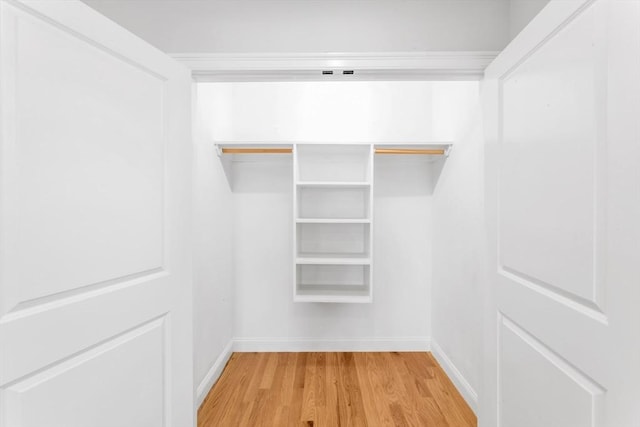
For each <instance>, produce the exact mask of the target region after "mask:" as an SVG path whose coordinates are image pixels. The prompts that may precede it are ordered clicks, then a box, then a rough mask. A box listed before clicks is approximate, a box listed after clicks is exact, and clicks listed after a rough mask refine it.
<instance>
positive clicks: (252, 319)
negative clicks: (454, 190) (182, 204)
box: [199, 82, 478, 350]
mask: <svg viewBox="0 0 640 427" xmlns="http://www.w3.org/2000/svg"><path fill="white" fill-rule="evenodd" d="M477 86H478V84H477V83H473V82H444V83H436V82H394V83H392V82H356V83H353V82H352V83H344V82H299V83H203V84H199V87H200V93H201V94H203V93H205V92H206V93H207V96H208V97H210V98H211V99H215V100H216V101H215V102H214V103H213V104H212V112H213V114H212V115H211V122H210V128H209V130H208V131H207V132H208V134H209V135H210V137H211V138H213V139H215V140H219V141H220V140H221V141H244V142H246V141H271V142H287V141H300V140H314V141H318V142H322V141H325V142H329V141H332V142H349V141H380V142H382V141H405V142H416V141H427V140H433V139H436V140H450V139H452V138H454V136H455V134H456V132H455V127H456V126H459V122H460V120H461V117H464V113H463V111H466V109H468V107H464V106H463V104H464V105H466V104H469V103H470V102H472V101H473V100H475V97H477ZM461 103H462V104H461ZM239 159H240V161H238V162H235V163H233V167H232V168H231V179H232V182H233V196H232V199H233V212H234V213H233V216H234V222H233V227H234V259H235V261H234V283H235V337H236V340H237V348H238V349H241V350H242V349H244V350H283V349H288V350H295V349H310V348H316V349H345V350H346V349H349V348H351V349H358V348H360V349H362V348H367V349H374V348H378V349H403V348H405V349H419V348H426V343H427V341H428V339H429V337H430V336H431V300H432V298H431V275H432V263H431V259H432V254H431V251H432V240H433V239H432V233H433V232H434V231H433V230H434V229H433V228H432V225H433V221H432V220H431V215H432V208H433V198H432V193H433V188H434V183H435V180H437V178H438V174H437V173H436V171H437V170H439V167H440V166H441V164H440V163H437V162H436V163H430V162H429V159H427V158H421V157H413V156H412V157H397V156H393V157H391V156H389V157H384V156H378V157H377V158H376V167H375V179H374V180H375V209H374V236H375V237H374V303H373V304H365V305H352V304H347V305H339V304H306V303H293V301H292V295H291V294H292V281H293V278H292V266H291V262H292V250H293V247H292V177H293V175H292V165H291V159H290V157H287V156H280V157H270V158H265V157H264V156H263V157H262V159H263V160H261V158H260V157H241V158H239ZM264 159H268V160H264Z"/></svg>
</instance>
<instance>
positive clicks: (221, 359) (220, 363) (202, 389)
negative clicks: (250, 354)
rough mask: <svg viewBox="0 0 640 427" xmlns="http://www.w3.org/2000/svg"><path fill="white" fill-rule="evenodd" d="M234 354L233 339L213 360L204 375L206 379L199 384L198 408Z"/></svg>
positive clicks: (197, 391) (197, 392) (197, 390)
mask: <svg viewBox="0 0 640 427" xmlns="http://www.w3.org/2000/svg"><path fill="white" fill-rule="evenodd" d="M232 354H233V339H232V340H230V341H229V343H228V344H227V345H226V346H225V348H224V349H223V350H222V353H220V356H218V358H217V359H216V361H215V362H213V365H212V366H211V369H209V372H207V375H205V376H204V379H203V380H202V381H201V382H200V384H198V388H197V389H196V408H199V407H200V405H202V402H204V399H205V398H206V397H207V394H209V391H210V390H211V388H212V387H213V385H214V384H215V383H216V381H218V378H220V374H222V370H223V369H224V367H225V365H226V364H227V362H228V361H229V358H230V357H231V355H232Z"/></svg>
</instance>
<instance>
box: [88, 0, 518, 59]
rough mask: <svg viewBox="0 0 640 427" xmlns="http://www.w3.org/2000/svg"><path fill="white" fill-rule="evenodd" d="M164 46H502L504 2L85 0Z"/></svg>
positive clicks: (289, 48)
mask: <svg viewBox="0 0 640 427" xmlns="http://www.w3.org/2000/svg"><path fill="white" fill-rule="evenodd" d="M85 3H87V4H89V5H90V6H91V7H93V8H95V9H97V10H98V11H99V12H101V13H103V14H105V15H107V16H108V17H110V18H111V19H113V20H114V21H116V22H118V23H119V24H120V25H122V26H124V27H125V28H128V29H129V30H131V31H132V32H133V33H135V34H137V35H139V36H140V37H142V38H143V39H146V40H147V41H149V42H150V43H151V44H153V45H155V46H156V47H158V48H159V49H161V50H163V51H165V52H172V53H179V52H225V53H229V52H232V53H233V52H252V53H255V52H385V51H433V50H435V51H437V50H479V51H482V50H489V51H491V50H501V49H502V48H503V47H504V46H505V45H506V44H507V41H508V38H509V22H508V19H509V2H508V1H506V0H428V1H424V0H368V1H362V0H340V1H337V0H330V1H326V0H304V1H289V0H264V1H248V0H238V1H229V0H226V1H224V0H223V1H210V0H189V1H176V0H173V1H171V0H168V1H153V0H127V1H121V0H85Z"/></svg>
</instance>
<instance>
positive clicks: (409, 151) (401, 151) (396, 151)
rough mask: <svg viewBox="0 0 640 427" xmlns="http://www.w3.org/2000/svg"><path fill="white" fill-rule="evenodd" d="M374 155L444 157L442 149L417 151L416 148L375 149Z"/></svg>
mask: <svg viewBox="0 0 640 427" xmlns="http://www.w3.org/2000/svg"><path fill="white" fill-rule="evenodd" d="M376 154H431V155H434V154H435V155H444V154H445V150H442V149H433V148H431V149H418V148H376Z"/></svg>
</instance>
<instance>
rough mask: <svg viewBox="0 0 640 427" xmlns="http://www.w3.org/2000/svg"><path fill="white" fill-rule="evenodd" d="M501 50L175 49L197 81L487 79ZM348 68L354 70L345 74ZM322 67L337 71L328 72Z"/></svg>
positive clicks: (174, 54) (174, 55) (175, 56)
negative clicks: (205, 51) (218, 51)
mask: <svg viewBox="0 0 640 427" xmlns="http://www.w3.org/2000/svg"><path fill="white" fill-rule="evenodd" d="M498 54H499V52H497V51H430V52H429V51H421V52H418V51H416V52H374V53H366V52H320V53H302V52H288V53H237V54H236V53H233V54H231V53H173V54H170V56H171V57H172V58H174V59H175V60H177V61H178V62H180V63H182V64H183V65H185V66H187V68H189V69H191V72H192V75H193V78H194V80H196V81H214V82H215V81H291V80H296V81H297V80H303V81H335V80H481V79H482V78H483V77H484V70H485V68H486V67H487V66H488V65H489V64H490V63H491V62H492V61H493V60H494V59H495V58H496V57H497V56H498ZM344 70H351V71H354V74H346V75H344V74H342V72H343V71H344ZM322 71H333V74H332V75H326V74H325V75H323V74H322Z"/></svg>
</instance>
